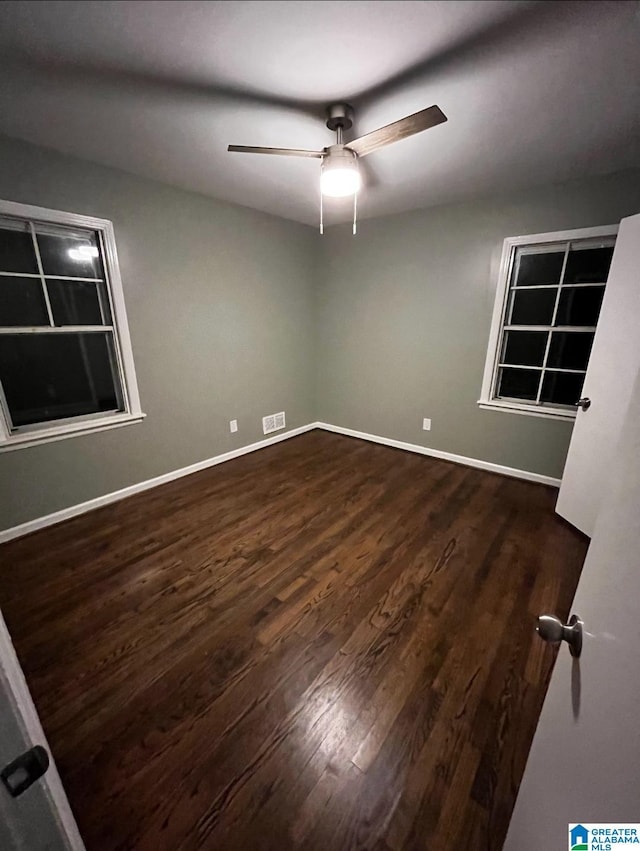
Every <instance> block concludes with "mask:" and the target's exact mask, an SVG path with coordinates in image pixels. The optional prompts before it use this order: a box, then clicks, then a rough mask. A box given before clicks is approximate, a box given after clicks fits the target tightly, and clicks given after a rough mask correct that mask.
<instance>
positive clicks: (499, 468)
mask: <svg viewBox="0 0 640 851" xmlns="http://www.w3.org/2000/svg"><path fill="white" fill-rule="evenodd" d="M314 428H320V429H324V430H325V431H332V432H335V433H336V434H344V435H346V436H347V437H358V438H360V440H368V441H370V442H371V443H381V444H383V446H392V447H393V448H394V449H404V450H405V451H406V452H416V453H417V454H419V455H429V456H431V457H432V458H441V459H442V460H444V461H454V462H455V463H457V464H465V465H466V466H467V467H477V468H478V469H480V470H488V471H490V472H491V473H500V474H501V475H503V476H512V477H513V478H516V479H526V480H527V481H529V482H538V483H539V484H543V485H551V486H552V487H556V488H557V487H560V479H554V478H552V477H551V476H543V475H541V474H540V473H530V472H529V471H528V470H518V469H516V468H515V467H504V466H503V465H502V464H492V463H491V462H490V461H480V460H479V459H478V458H467V457H466V456H465V455H454V454H453V453H452V452H442V451H441V450H440V449H429V447H427V446H420V445H419V444H417V443H405V442H404V441H402V440H394V439H393V438H390V437H381V436H380V435H378V434H367V432H364V431H355V430H354V429H352V428H342V426H336V425H331V424H330V423H320V422H317V423H308V424H307V425H304V426H300V427H299V428H294V429H291V431H286V432H284V433H283V434H277V435H274V436H273V437H267V438H265V439H264V440H258V441H257V442H256V443H250V444H249V445H248V446H241V447H239V448H238V449H232V450H231V451H230V452H224V453H223V454H222V455H215V456H214V457H213V458H207V459H206V460H204V461H198V462H197V463H196V464H190V465H189V466H188V467H181V468H180V469H179V470H172V471H171V472H170V473H163V474H162V475H161V476H155V478H153V479H147V480H146V481H144V482H138V484H135V485H129V487H126V488H121V489H120V490H117V491H113V492H112V493H106V494H104V495H103V496H98V497H96V498H95V499H89V500H87V502H81V503H79V504H78V505H71V506H69V508H63V509H61V510H60V511H54V512H53V514H47V515H45V516H44V517H36V519H35V520H28V521H27V522H26V523H21V524H20V525H19V526H13V527H11V528H10V529H3V530H1V531H0V544H3V543H5V542H6V541H11V540H13V539H14V538H19V537H21V536H22V535H28V534H29V533H30V532H36V531H37V530H38V529H44V528H45V527H47V526H53V524H54V523H61V522H62V521H63V520H69V518H71V517H77V516H78V515H79V514H85V513H86V512H87V511H93V509H94V508H101V507H102V506H103V505H109V504H110V503H112V502H117V501H118V500H119V499H124V498H125V497H127V496H133V494H136V493H141V492H142V491H146V490H149V489H150V488H155V487H157V486H158V485H163V484H165V483H166V482H172V481H174V480H175V479H180V478H182V476H188V475H190V474H191V473H197V472H199V471H200V470H206V469H207V467H214V466H215V465H216V464H223V463H224V462H225V461H231V460H232V459H233V458H239V457H240V456H241V455H247V454H248V453H249V452H255V451H256V450H257V449H264V448H265V447H266V446H271V445H272V444H273V443H279V442H280V441H281V440H287V439H288V438H290V437H295V436H296V435H298V434H304V432H306V431H311V430H312V429H314Z"/></svg>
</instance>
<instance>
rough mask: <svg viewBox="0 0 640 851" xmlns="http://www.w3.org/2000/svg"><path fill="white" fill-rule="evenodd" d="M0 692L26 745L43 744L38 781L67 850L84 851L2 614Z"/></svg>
mask: <svg viewBox="0 0 640 851" xmlns="http://www.w3.org/2000/svg"><path fill="white" fill-rule="evenodd" d="M0 690H1V691H2V692H4V694H6V696H7V698H8V700H9V703H10V705H11V708H12V709H13V712H14V715H15V717H16V719H17V722H18V724H19V726H20V727H21V728H22V732H23V735H24V737H25V739H26V740H27V741H28V742H29V743H32V744H40V745H43V746H44V747H45V748H46V749H47V752H48V753H49V758H50V764H49V768H48V770H47V771H46V773H45V774H44V776H43V777H42V778H41V779H40V780H38V781H37V782H38V784H39V785H40V787H41V789H42V790H43V791H44V793H45V795H46V798H47V800H48V803H49V806H50V807H51V811H52V813H53V815H54V817H55V818H56V820H57V822H58V826H59V828H60V834H61V836H62V838H63V839H64V840H65V841H66V844H67V847H68V848H69V851H86V849H85V845H84V842H83V841H82V837H81V836H80V831H79V830H78V825H77V824H76V820H75V817H74V815H73V812H72V811H71V807H70V805H69V801H68V799H67V795H66V792H65V791H64V787H63V785H62V781H61V779H60V775H59V774H58V769H57V767H56V764H55V759H54V757H53V755H52V753H51V748H50V747H49V743H48V742H47V737H46V736H45V734H44V730H43V729H42V724H41V723H40V718H39V717H38V712H37V710H36V707H35V705H34V703H33V699H32V698H31V694H30V692H29V688H28V686H27V681H26V679H25V676H24V672H23V670H22V668H21V667H20V662H19V661H18V657H17V656H16V652H15V649H14V646H13V642H12V641H11V636H10V635H9V630H8V629H7V625H6V623H5V620H4V617H3V615H2V612H1V611H0Z"/></svg>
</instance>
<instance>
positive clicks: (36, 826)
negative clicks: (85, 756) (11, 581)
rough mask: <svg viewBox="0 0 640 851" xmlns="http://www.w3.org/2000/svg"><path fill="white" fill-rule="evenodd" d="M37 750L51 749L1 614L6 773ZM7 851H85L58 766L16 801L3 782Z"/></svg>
mask: <svg viewBox="0 0 640 851" xmlns="http://www.w3.org/2000/svg"><path fill="white" fill-rule="evenodd" d="M34 745H42V746H44V747H45V748H46V750H47V752H48V753H49V756H51V752H50V751H49V746H48V745H47V742H46V739H45V736H44V733H43V731H42V727H41V726H40V721H39V720H38V715H37V713H36V710H35V707H34V705H33V701H32V700H31V696H30V695H29V690H28V689H27V685H26V682H25V679H24V676H23V674H22V670H21V668H20V665H19V663H18V659H17V657H16V655H15V651H14V649H13V645H12V644H11V639H10V638H9V633H8V632H7V627H6V625H5V622H4V619H3V618H2V615H1V614H0V771H2V769H3V768H4V767H5V766H6V765H8V764H9V763H11V762H13V760H15V759H16V758H17V757H18V756H20V755H21V754H22V753H24V752H25V751H27V750H28V749H29V748H31V747H33V746H34ZM0 849H2V851H84V844H83V842H82V839H81V838H80V834H79V833H78V828H77V826H76V823H75V820H74V818H73V814H72V813H71V809H70V807H69V803H68V801H67V797H66V795H65V793H64V789H63V787H62V783H61V782H60V777H59V775H58V772H57V769H56V767H55V764H54V763H53V760H52V761H51V764H50V766H49V768H48V770H47V772H46V773H45V774H44V776H43V777H42V778H41V779H40V780H37V781H36V782H35V783H34V784H33V785H32V786H30V787H29V788H28V789H26V790H25V791H24V792H23V793H22V794H21V795H19V796H18V797H16V798H14V797H12V796H11V795H10V794H9V791H8V789H7V788H6V786H5V784H4V783H2V782H0Z"/></svg>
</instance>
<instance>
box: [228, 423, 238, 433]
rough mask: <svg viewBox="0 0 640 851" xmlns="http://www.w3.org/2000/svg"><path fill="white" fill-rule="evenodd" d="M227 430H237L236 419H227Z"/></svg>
mask: <svg viewBox="0 0 640 851" xmlns="http://www.w3.org/2000/svg"><path fill="white" fill-rule="evenodd" d="M229 431H231V432H234V431H238V420H229Z"/></svg>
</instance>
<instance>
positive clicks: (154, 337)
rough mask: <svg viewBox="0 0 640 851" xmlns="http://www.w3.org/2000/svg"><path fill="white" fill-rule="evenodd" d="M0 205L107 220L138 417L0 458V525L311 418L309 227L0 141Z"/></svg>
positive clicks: (311, 250) (311, 244) (313, 246)
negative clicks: (142, 416) (0, 201)
mask: <svg viewBox="0 0 640 851" xmlns="http://www.w3.org/2000/svg"><path fill="white" fill-rule="evenodd" d="M0 198H4V199H6V200H10V201H18V202H22V203H26V204H36V205H40V206H43V207H50V208H55V209H59V210H68V211H71V212H74V213H82V214H85V215H91V216H98V217H103V218H106V219H111V221H113V223H114V227H115V234H116V243H117V247H118V255H119V259H120V268H121V273H122V281H123V287H124V294H125V300H126V305H127V314H128V318H129V327H130V331H131V340H132V345H133V353H134V358H135V365H136V372H137V376H138V384H139V389H140V397H141V401H142V409H143V411H144V412H145V413H146V414H147V418H146V420H144V422H143V423H141V424H136V425H128V426H125V427H123V428H118V429H113V430H111V431H104V432H100V433H98V434H94V435H86V436H83V437H74V438H70V439H67V440H61V441H59V442H56V443H49V444H44V445H42V446H36V447H30V448H23V449H18V450H13V451H11V452H5V453H2V454H0V529H5V528H8V527H11V526H14V525H17V524H19V523H22V522H24V521H26V520H30V519H32V518H35V517H39V516H42V515H44V514H49V513H51V512H53V511H57V510H58V509H61V508H66V507H67V506H70V505H75V504H77V503H80V502H83V501H85V500H88V499H92V498H94V497H97V496H100V495H103V494H106V493H110V492H111V491H114V490H118V489H120V488H123V487H126V486H128V485H131V484H135V483H137V482H141V481H144V480H146V479H149V478H152V477H154V476H158V475H160V474H162V473H166V472H169V471H171V470H175V469H178V468H180V467H184V466H187V465H189V464H193V463H195V462H197V461H202V460H204V459H206V458H210V457H212V456H214V455H218V454H220V453H222V452H227V451H229V450H231V449H234V448H236V447H240V446H243V445H246V444H249V443H253V442H254V441H256V440H260V439H263V437H264V436H263V434H262V427H261V426H262V423H261V418H262V416H263V415H265V414H270V413H275V412H276V411H282V410H284V411H286V414H287V428H295V427H296V426H300V425H304V424H306V423H309V422H310V421H312V420H314V419H315V412H314V372H313V349H312V345H311V344H310V341H312V340H313V327H314V317H313V306H314V303H313V295H312V287H313V273H314V269H313V264H314V257H315V251H316V234H315V232H314V230H313V229H312V228H310V227H306V226H304V225H298V224H295V223H292V222H288V221H285V220H283V219H280V218H277V217H275V216H268V215H265V214H263V213H258V212H255V211H253V210H249V209H246V208H243V207H238V206H234V205H231V204H226V203H223V202H221V201H216V200H213V199H211V198H207V197H204V196H200V195H197V194H195V193H189V192H184V191H182V190H178V189H173V188H171V187H169V186H165V185H161V184H158V183H154V182H151V181H147V180H142V179H139V178H137V177H133V176H131V175H129V174H125V173H124V172H121V171H116V170H114V169H110V168H103V167H101V166H97V165H94V164H89V163H86V162H82V161H80V160H77V159H72V158H68V157H65V156H62V155H60V154H57V153H54V152H52V151H50V150H45V149H42V148H37V147H35V146H32V145H28V144H25V143H23V142H17V141H13V140H8V139H1V138H0ZM232 418H236V419H238V424H239V431H238V432H237V434H230V433H229V420H230V419H232Z"/></svg>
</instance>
